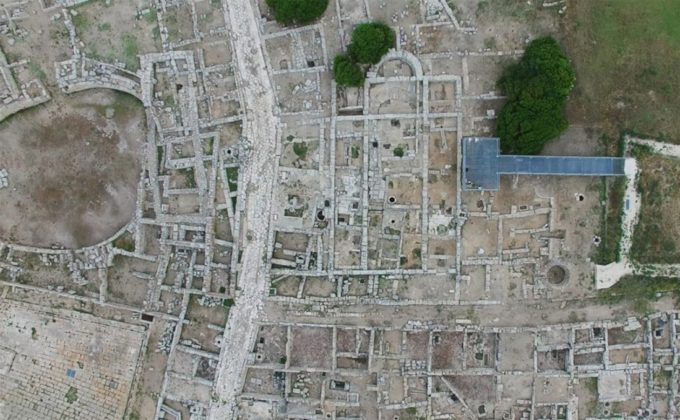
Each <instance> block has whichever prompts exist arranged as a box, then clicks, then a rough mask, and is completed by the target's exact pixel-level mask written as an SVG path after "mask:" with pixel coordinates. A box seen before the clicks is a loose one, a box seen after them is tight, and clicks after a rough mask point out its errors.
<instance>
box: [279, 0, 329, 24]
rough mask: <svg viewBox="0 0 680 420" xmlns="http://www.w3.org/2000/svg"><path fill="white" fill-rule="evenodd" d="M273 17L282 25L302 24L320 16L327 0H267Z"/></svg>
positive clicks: (326, 5) (326, 4) (324, 9)
mask: <svg viewBox="0 0 680 420" xmlns="http://www.w3.org/2000/svg"><path fill="white" fill-rule="evenodd" d="M267 6H269V7H270V8H271V9H272V11H273V12H274V19H276V21H277V22H279V23H280V24H282V25H285V26H289V25H304V24H306V23H310V22H313V21H315V20H316V19H318V18H319V17H321V15H323V14H324V12H325V11H326V8H327V7H328V0H267Z"/></svg>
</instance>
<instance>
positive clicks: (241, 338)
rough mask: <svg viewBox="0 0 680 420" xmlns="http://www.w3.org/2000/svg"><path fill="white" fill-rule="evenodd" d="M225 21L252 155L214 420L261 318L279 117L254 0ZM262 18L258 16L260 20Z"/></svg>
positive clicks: (236, 2) (232, 6)
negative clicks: (235, 291)
mask: <svg viewBox="0 0 680 420" xmlns="http://www.w3.org/2000/svg"><path fill="white" fill-rule="evenodd" d="M223 6H226V7H225V20H226V22H227V26H228V27H230V28H231V35H232V37H233V40H234V51H235V53H236V61H237V63H238V67H237V69H236V73H237V75H238V77H239V78H240V80H241V81H242V86H241V87H242V89H243V98H244V102H245V103H244V105H245V109H246V115H247V119H246V122H245V125H244V134H245V136H246V138H247V139H248V140H249V141H250V142H251V147H250V150H252V152H251V155H250V156H249V157H248V161H247V162H246V165H245V186H246V201H245V207H244V208H245V209H247V210H246V215H245V216H246V217H245V220H244V223H243V224H242V232H244V233H246V238H247V239H246V240H245V241H244V245H243V249H242V251H243V258H242V266H241V269H240V270H239V272H240V274H239V279H238V283H239V286H240V287H241V295H240V296H239V298H238V299H237V300H236V305H234V306H233V307H232V309H231V312H230V315H229V321H228V322H227V326H226V329H225V333H224V342H225V345H224V347H223V348H222V353H221V354H220V363H219V366H218V373H217V380H216V385H215V392H216V393H217V395H218V396H219V399H218V402H216V403H214V404H213V405H212V406H211V409H210V418H211V419H227V418H234V409H235V406H236V396H237V395H238V394H239V393H240V390H241V388H242V385H243V380H244V373H245V363H246V360H247V357H248V354H249V353H250V351H251V349H252V348H253V346H254V344H255V339H256V337H257V330H258V328H257V320H258V318H259V317H260V315H261V313H262V311H263V306H264V297H265V289H266V286H267V281H266V275H267V272H266V268H265V267H264V265H263V264H262V261H263V258H262V257H263V255H264V253H265V250H266V247H267V239H268V234H269V221H270V214H271V202H272V189H273V185H274V177H275V176H274V175H275V165H276V162H277V161H278V159H272V158H271V157H272V156H274V155H275V154H276V142H274V141H271V140H272V139H276V138H278V137H277V118H276V117H275V116H274V104H275V100H274V93H273V92H274V89H273V87H272V85H271V80H270V79H269V75H268V73H267V67H266V65H265V59H264V54H263V53H262V47H263V44H262V39H261V38H260V33H259V31H258V22H257V19H256V16H255V10H253V7H252V5H251V3H250V1H249V0H229V1H227V2H223ZM258 18H259V16H258Z"/></svg>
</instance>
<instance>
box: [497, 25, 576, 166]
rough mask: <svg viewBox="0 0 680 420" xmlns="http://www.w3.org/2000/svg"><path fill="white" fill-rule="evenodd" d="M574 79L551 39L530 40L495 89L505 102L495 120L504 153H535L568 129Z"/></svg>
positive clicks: (568, 66) (559, 49) (564, 59)
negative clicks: (518, 59)
mask: <svg viewBox="0 0 680 420" xmlns="http://www.w3.org/2000/svg"><path fill="white" fill-rule="evenodd" d="M575 79H576V76H575V74H574V70H573V69H572V67H571V64H570V63H569V60H568V59H567V57H566V56H565V55H564V53H563V52H562V49H561V48H560V46H559V45H558V44H557V41H555V40H554V39H553V38H551V37H544V38H538V39H536V40H534V41H532V42H531V43H530V44H529V46H528V47H527V49H526V51H525V52H524V56H523V57H522V59H521V60H520V61H519V62H518V63H516V64H512V65H510V66H509V67H507V68H506V69H505V71H504V72H503V75H502V76H501V78H500V79H499V80H498V88H499V89H500V90H501V91H502V92H503V94H504V95H505V96H507V98H508V100H507V102H506V103H505V105H504V106H503V109H501V112H500V113H499V115H498V121H497V133H498V136H499V137H500V139H501V148H502V150H503V152H504V153H519V154H529V155H532V154H537V153H539V152H540V151H541V150H542V149H543V146H544V145H545V143H547V142H548V141H549V140H551V139H553V138H555V137H557V136H558V135H560V133H562V132H563V131H564V130H565V129H566V128H567V125H568V124H567V120H566V118H565V116H564V108H565V105H566V101H567V97H568V96H569V92H570V91H571V89H572V87H573V85H574V81H575Z"/></svg>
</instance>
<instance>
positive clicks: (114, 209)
mask: <svg viewBox="0 0 680 420" xmlns="http://www.w3.org/2000/svg"><path fill="white" fill-rule="evenodd" d="M117 99H120V96H119V94H115V93H113V92H110V91H89V92H83V93H79V94H74V95H72V96H68V97H64V96H57V97H56V98H55V99H53V100H52V101H50V102H48V103H47V104H45V105H43V106H39V107H36V108H33V109H30V110H27V111H25V112H23V113H21V114H18V115H16V116H13V117H10V118H9V119H7V120H6V121H5V122H4V123H3V124H2V125H0V139H1V140H0V169H2V168H4V169H6V170H7V172H8V177H9V187H8V188H4V189H1V190H0V215H2V217H0V238H2V240H6V241H11V242H15V243H20V244H24V245H33V246H40V247H48V246H51V245H54V244H59V245H63V246H65V247H68V248H76V247H82V246H87V245H92V244H95V243H97V242H100V241H102V240H105V239H107V238H108V237H110V236H111V235H113V234H114V233H115V232H116V231H118V230H119V229H120V228H121V227H122V226H124V225H125V224H126V223H127V222H128V221H129V220H130V219H131V217H132V215H133V213H134V207H135V197H136V191H137V182H138V179H139V174H140V170H141V165H140V162H139V156H141V152H140V148H141V144H142V141H143V139H144V118H145V117H144V113H143V110H142V107H141V104H139V105H137V104H136V103H135V102H133V101H132V100H130V98H127V97H125V98H123V101H117ZM107 110H108V111H107ZM107 112H108V114H109V116H110V118H107ZM111 113H113V116H111Z"/></svg>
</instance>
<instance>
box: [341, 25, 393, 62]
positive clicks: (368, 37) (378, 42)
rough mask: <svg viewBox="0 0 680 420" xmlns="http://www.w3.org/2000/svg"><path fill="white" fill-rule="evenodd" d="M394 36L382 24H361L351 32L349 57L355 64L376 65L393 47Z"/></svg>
mask: <svg viewBox="0 0 680 420" xmlns="http://www.w3.org/2000/svg"><path fill="white" fill-rule="evenodd" d="M395 41H396V35H395V34H394V31H393V30H392V28H390V27H389V26H387V25H386V24H384V23H382V22H370V23H362V24H361V25H359V26H357V27H356V28H354V31H353V32H352V43H351V44H350V46H349V48H348V52H349V55H350V57H351V58H352V59H353V60H354V61H356V62H357V63H363V64H377V63H378V62H379V61H380V59H381V58H382V57H383V56H384V55H385V54H387V51H389V49H390V48H392V47H394V43H395Z"/></svg>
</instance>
